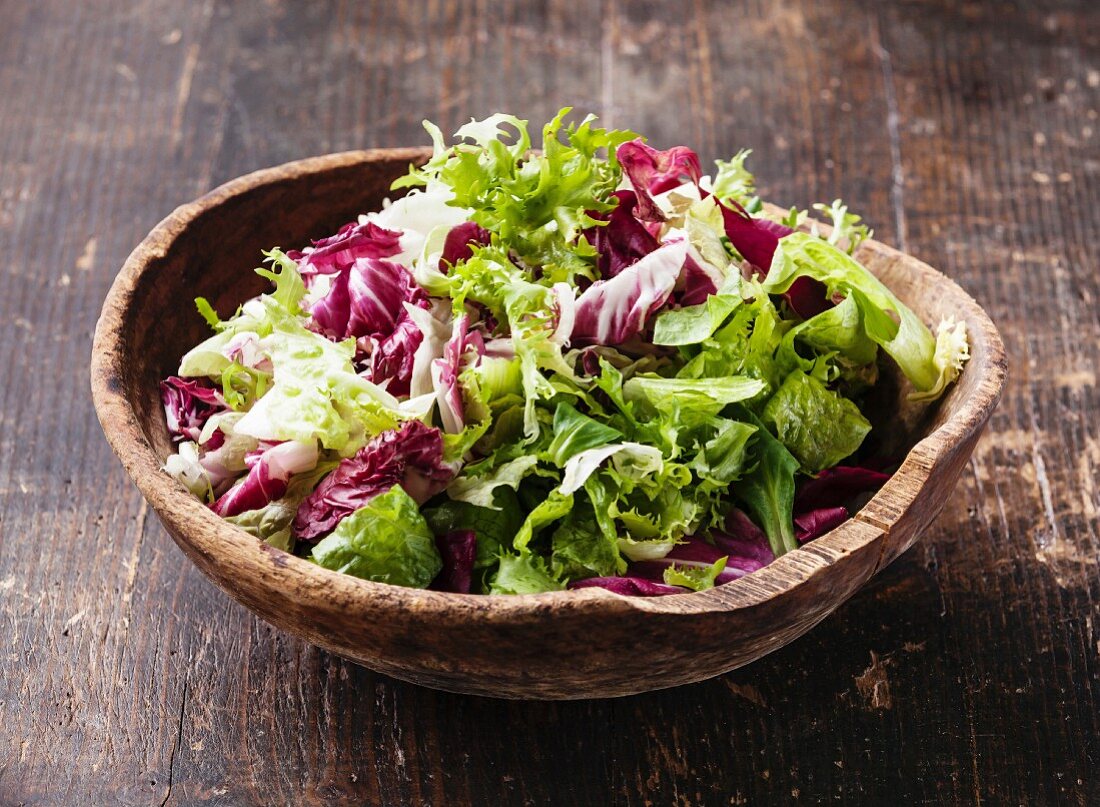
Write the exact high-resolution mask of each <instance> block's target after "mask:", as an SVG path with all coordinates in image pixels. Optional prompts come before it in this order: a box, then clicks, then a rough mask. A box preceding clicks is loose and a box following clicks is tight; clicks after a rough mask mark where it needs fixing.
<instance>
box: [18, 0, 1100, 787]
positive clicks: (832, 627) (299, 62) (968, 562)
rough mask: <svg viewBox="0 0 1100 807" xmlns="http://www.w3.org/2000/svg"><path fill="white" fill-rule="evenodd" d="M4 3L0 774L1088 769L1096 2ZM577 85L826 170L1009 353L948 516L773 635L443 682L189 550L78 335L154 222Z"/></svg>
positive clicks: (1093, 602)
mask: <svg viewBox="0 0 1100 807" xmlns="http://www.w3.org/2000/svg"><path fill="white" fill-rule="evenodd" d="M1040 6H1042V7H1041V8H1040ZM2 11H3V13H2V15H0V19H2V23H0V111H2V114H0V255H2V260H0V326H2V328H3V340H2V343H0V803H2V804H34V805H56V804H64V805H69V804H95V805H99V804H104V805H106V804H142V805H144V804H181V805H182V804H224V805H241V804H321V803H330V802H331V803H335V802H337V801H339V800H340V798H341V797H344V796H351V797H353V799H354V800H355V801H362V802H368V803H382V804H437V805H450V804H465V803H470V804H478V805H482V804H484V805H493V804H512V803H516V804H578V805H588V804H612V803H613V804H658V805H664V804H727V803H728V804H767V803H783V802H786V801H792V802H794V801H797V802H810V803H813V802H825V801H840V802H845V803H852V804H876V803H885V804H914V803H934V804H938V803H958V804H971V803H978V802H982V803H990V804H1002V803H1004V804H1014V803H1021V804H1039V803H1066V804H1075V803H1079V804H1085V803H1089V802H1091V803H1094V804H1095V803H1097V802H1098V800H1100V776H1097V774H1095V773H1094V769H1095V767H1096V765H1097V763H1098V762H1100V728H1098V722H1100V717H1098V714H1100V697H1098V696H1100V692H1098V687H1100V680H1098V672H1100V665H1098V660H1097V655H1098V648H1100V614H1098V613H1097V602H1098V601H1100V576H1098V559H1100V535H1098V531H1100V530H1098V517H1097V512H1098V508H1100V493H1098V488H1100V483H1098V481H1097V478H1096V477H1097V472H1098V470H1100V425H1098V420H1100V417H1098V409H1100V393H1098V389H1097V379H1096V375H1097V359H1098V357H1100V347H1098V344H1100V316H1098V314H1097V311H1098V307H1097V306H1098V298H1100V272H1098V268H1097V265H1098V261H1100V248H1098V247H1097V244H1098V243H1100V181H1098V174H1100V121H1098V120H1097V117H1098V109H1100V6H1098V5H1097V4H1095V3H1090V2H1086V1H1085V0H1081V1H1080V2H1077V3H1072V2H1064V3H1057V2H1043V3H1029V2H1022V0H1021V2H1018V3H1005V2H968V3H948V2H913V1H911V2H888V1H887V0H882V1H881V2H871V3H849V2H844V0H817V2H810V0H783V1H782V2H753V3H732V2H727V3H720V2H710V3H708V2H703V0H699V1H698V2H693V3H673V2H644V3H643V2H638V3H635V2H629V3H628V2H625V0H604V2H595V0H592V1H591V2H590V1H589V0H572V2H561V3H559V2H552V3H536V2H519V3H513V4H505V3H490V2H478V3H474V2H452V1H451V0H432V1H431V2H423V1H422V0H417V1H416V2H412V1H409V2H388V3H367V2H316V3H307V2H301V3H290V2H281V1H280V0H269V1H268V2H252V3H229V2H224V0H220V1H216V0H206V2H193V3H174V2H169V0H146V2H140V3H136V2H130V3H128V2H124V1H123V0H94V2H87V3H83V2H82V3H77V2H69V0H43V1H42V2H35V3H30V2H8V3H5V4H3V6H2ZM565 104H574V105H575V106H577V107H578V108H580V109H582V110H593V111H596V112H599V113H601V114H602V116H603V119H604V120H605V121H607V122H610V123H611V124H614V125H616V126H629V127H632V128H635V129H638V130H641V131H644V132H646V133H648V134H649V135H650V136H651V140H652V142H654V143H656V144H659V145H672V144H675V143H688V144H691V145H693V146H695V147H697V148H698V150H699V151H700V152H701V154H702V155H703V156H704V157H705V158H707V159H710V158H714V157H721V156H728V155H730V154H731V153H733V152H734V151H735V150H736V149H737V148H739V147H741V146H749V147H752V148H753V149H754V154H753V158H752V165H753V166H754V167H755V168H756V170H757V173H758V176H759V177H760V178H761V180H762V185H763V188H764V190H765V191H766V194H767V195H768V196H769V197H770V198H774V199H776V200H783V201H785V202H788V203H792V204H798V205H800V206H806V205H808V204H809V203H811V202H814V201H819V200H821V201H830V200H832V199H833V198H835V197H837V196H843V197H844V198H845V199H846V200H847V201H849V202H850V203H851V204H852V206H853V208H854V209H856V210H859V211H862V212H863V213H864V214H865V216H866V218H867V219H868V220H870V221H871V222H872V223H873V225H874V227H875V229H876V231H877V233H878V235H879V237H880V238H882V239H883V240H885V241H887V242H889V243H893V244H896V245H898V246H900V247H901V248H902V249H905V250H908V251H910V252H912V253H914V254H915V255H917V256H919V257H921V258H923V259H925V260H927V261H928V262H930V263H932V264H933V265H935V266H937V267H940V268H942V269H943V270H944V271H945V272H947V273H948V274H949V275H951V276H952V277H954V278H955V279H956V280H958V281H959V282H960V283H961V284H962V285H963V286H964V287H965V288H967V289H968V290H969V291H970V292H971V293H972V294H973V295H974V296H975V297H976V298H977V299H978V300H979V301H980V302H982V303H983V304H984V305H985V307H986V308H987V309H988V310H989V312H990V313H991V314H992V316H993V317H994V319H996V320H997V321H998V323H999V324H1000V327H1001V329H1002V332H1003V334H1004V337H1005V341H1006V343H1007V346H1008V350H1009V353H1010V357H1011V383H1010V386H1009V388H1008V390H1007V392H1006V394H1005V396H1004V400H1003V402H1002V404H1001V406H1000V409H999V411H998V412H997V413H996V414H995V416H994V418H993V421H992V424H991V427H990V431H989V433H988V434H987V436H986V437H985V439H984V440H983V441H982V443H981V444H980V446H979V448H978V451H977V453H976V454H975V456H974V458H973V461H972V462H971V464H970V468H969V470H968V471H967V473H966V474H965V476H964V478H963V480H962V482H961V483H960V485H959V488H958V489H957V491H956V492H955V494H954V496H953V497H952V498H951V500H950V501H948V502H947V504H946V507H945V508H944V511H943V515H942V516H941V517H940V519H939V521H938V523H937V525H936V527H935V528H934V529H932V530H930V531H929V533H928V534H927V535H926V536H925V538H924V540H923V542H922V543H920V544H919V545H918V546H917V547H916V548H914V549H913V550H912V551H910V552H909V553H908V554H907V555H905V556H904V557H902V558H901V559H900V560H899V561H897V562H896V563H895V564H894V565H893V566H892V567H891V568H889V569H888V570H887V571H886V572H885V573H883V574H882V575H881V576H880V577H878V578H877V579H876V580H875V581H873V582H872V584H871V585H869V586H868V587H867V588H866V589H865V590H864V591H863V592H862V593H860V594H859V595H858V596H856V597H855V598H854V599H853V600H852V601H851V602H850V603H849V604H847V605H846V606H844V607H843V608H841V609H840V610H839V611H838V612H837V613H836V614H834V615H833V616H832V617H830V618H829V619H828V620H827V621H826V622H824V623H823V624H822V625H821V626H819V627H818V628H817V629H816V630H814V631H813V632H812V633H811V634H810V635H808V636H806V637H805V638H803V639H801V640H799V641H798V642H796V643H794V644H793V645H791V646H790V647H787V648H785V649H783V650H781V651H779V652H777V653H775V654H774V655H772V656H770V657H768V658H766V659H764V660H763V661H761V662H759V663H757V664H755V665H753V666H751V667H749V668H747V669H743V670H740V671H738V672H736V673H733V674H731V675H727V676H724V677H722V678H719V679H716V680H713V681H709V682H707V683H704V684H699V685H696V686H692V687H686V688H683V689H678V690H673V691H668V692H662V693H655V694H652V695H647V696H642V697H635V698H629V699H625V700H618V701H603V702H579V703H558V704H553V703H508V702H498V701H492V700H483V699H475V698H468V697H459V696H454V695H447V694H441V693H438V692H432V691H429V690H425V689H419V688H417V687H414V686H411V685H406V684H403V683H399V682H395V681H393V680H390V679H387V678H384V677H382V676H379V675H376V674H373V673H371V672H368V671H367V670H364V669H360V668H358V667H355V666H352V665H350V664H348V663H345V662H343V661H341V660H340V659H338V658H334V657H332V656H330V655H328V654H326V653H324V652H321V651H318V650H316V649H314V648H312V647H310V646H308V645H306V644H303V643H302V642H299V641H296V640H293V639H290V638H288V637H286V636H283V635H280V634H279V633H276V632H275V631H274V630H272V629H271V628H269V627H268V626H267V625H265V624H262V623H260V622H258V621H257V620H256V619H254V618H253V617H252V616H251V615H250V614H249V613H248V612H247V611H245V610H244V609H243V608H240V607H238V606H236V605H234V604H233V603H231V602H229V601H228V600H227V599H226V597H224V596H223V595H221V594H220V593H219V592H218V591H216V590H215V589H214V588H213V587H212V586H211V585H210V584H209V583H207V582H206V580H205V579H204V578H203V577H201V575H200V574H199V573H198V572H196V571H195V570H194V569H193V568H192V567H191V565H190V564H189V563H188V562H186V561H185V559H184V558H183V556H182V555H181V554H180V552H179V551H177V549H176V548H175V546H174V545H173V544H172V543H171V541H170V540H169V539H168V537H167V536H166V535H165V533H164V532H163V531H162V529H161V527H160V526H159V524H158V523H157V520H156V518H155V517H153V516H152V515H151V514H150V513H149V511H148V510H147V509H146V506H145V504H144V503H143V500H142V499H141V497H140V496H139V495H138V492H137V490H136V489H135V488H134V487H133V486H132V485H131V484H130V482H129V480H128V479H127V478H126V477H125V475H124V474H123V472H122V469H121V467H120V466H119V464H118V463H117V461H116V460H115V458H114V456H113V455H112V454H111V452H110V450H109V449H108V447H107V444H106V442H105V441H104V440H103V437H102V435H101V433H100V429H99V426H98V424H97V422H96V420H95V416H94V414H93V412H92V408H91V403H90V401H89V396H88V392H87V388H88V369H87V368H88V353H89V349H90V338H91V333H92V328H93V325H94V323H95V319H96V315H97V313H98V311H99V306H100V303H101V301H102V299H103V296H104V293H105V292H106V290H107V286H108V284H109V283H110V281H111V279H112V277H113V276H114V274H115V272H116V271H117V270H118V268H119V266H120V265H121V263H122V261H123V259H124V258H125V256H126V254H127V253H128V252H129V250H130V249H131V248H132V247H133V245H134V244H136V243H137V242H138V241H139V240H140V238H141V237H142V236H143V235H144V234H145V232H146V231H147V230H148V229H150V228H151V227H152V226H153V225H154V224H155V223H156V222H157V221H158V220H159V219H160V218H161V217H162V216H164V215H166V214H167V213H168V212H169V211H171V210H172V208H173V207H174V206H175V205H177V204H178V203H180V202H184V201H187V200H189V199H191V198H193V197H195V196H197V195H199V194H201V193H203V192H204V191H206V190H208V189H209V188H211V187H213V186H215V185H217V184H218V183H220V182H222V181H224V180H226V179H229V178H230V177H233V176H236V175H238V174H241V173H243V172H246V171H249V170H252V169H255V168H259V167H262V166H267V165H272V164H275V163H280V162H283V161H286V160H290V159H294V158H297V157H304V156H307V155H312V154H318V153H322V152H327V151H334V150H341V149H350V148H359V147H366V146H376V145H398V144H410V143H424V142H426V137H425V136H424V134H423V132H422V130H421V129H420V120H421V118H425V117H428V118H431V119H433V120H435V121H437V122H439V123H440V124H441V125H442V126H443V128H444V129H445V130H453V129H454V128H455V127H456V126H457V125H458V124H459V123H460V122H462V121H463V120H464V119H466V118H468V117H469V116H471V115H476V116H479V117H480V116H483V115H485V114H487V113H489V112H492V111H495V110H508V111H513V112H515V113H517V114H519V115H521V116H523V117H530V118H532V119H533V120H536V121H541V120H545V119H546V118H548V117H549V116H550V115H551V114H552V113H553V112H554V111H555V110H556V109H557V108H558V107H559V106H562V105H565ZM217 246H218V245H217V244H211V245H210V248H211V249H212V250H214V249H217ZM283 246H292V245H289V244H287V245H283ZM180 304H181V305H188V304H189V303H188V302H187V301H184V300H181V301H180ZM532 641H537V637H532ZM637 652H639V653H645V652H646V648H645V647H644V646H640V647H639V648H638V650H637Z"/></svg>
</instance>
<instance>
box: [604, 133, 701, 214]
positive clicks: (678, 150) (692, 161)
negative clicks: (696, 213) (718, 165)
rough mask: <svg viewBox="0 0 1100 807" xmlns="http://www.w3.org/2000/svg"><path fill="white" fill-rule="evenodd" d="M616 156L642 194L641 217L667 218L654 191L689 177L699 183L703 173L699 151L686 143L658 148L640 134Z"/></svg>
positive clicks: (640, 201) (631, 182) (684, 180)
mask: <svg viewBox="0 0 1100 807" xmlns="http://www.w3.org/2000/svg"><path fill="white" fill-rule="evenodd" d="M615 156H616V157H617V158H618V160H619V164H620V165H621V166H622V168H623V172H624V173H625V174H626V175H627V177H629V179H630V184H631V185H632V186H633V187H634V192H635V193H636V194H637V195H638V218H640V219H642V220H643V221H650V222H653V221H664V219H665V216H664V213H662V212H661V209H660V208H659V207H658V206H657V204H656V202H654V201H653V196H654V195H656V194H658V193H664V192H665V191H667V190H671V189H672V188H675V187H677V186H679V185H682V184H684V182H687V181H690V182H695V183H696V184H698V182H699V178H700V177H701V176H702V174H703V169H702V166H701V165H700V164H699V155H697V154H696V153H695V152H694V151H692V150H691V149H689V148H687V147H686V146H675V147H673V148H670V149H668V150H667V151H658V150H657V149H655V148H653V147H651V146H647V145H646V144H645V143H644V142H643V141H642V139H641V138H638V139H637V140H631V141H629V142H627V143H623V144H622V145H621V146H619V148H618V149H617V150H616V151H615Z"/></svg>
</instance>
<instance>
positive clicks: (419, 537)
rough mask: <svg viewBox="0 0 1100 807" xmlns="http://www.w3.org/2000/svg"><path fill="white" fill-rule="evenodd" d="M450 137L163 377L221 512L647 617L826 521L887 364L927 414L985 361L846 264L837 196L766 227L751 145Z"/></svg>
mask: <svg viewBox="0 0 1100 807" xmlns="http://www.w3.org/2000/svg"><path fill="white" fill-rule="evenodd" d="M569 111H570V110H568V109H565V110H562V112H561V113H559V114H558V115H557V116H556V117H555V118H554V119H553V120H552V121H550V122H549V123H548V124H546V125H545V126H544V127H543V129H542V137H541V144H540V145H541V150H540V151H532V139H531V134H530V131H529V129H528V124H527V122H526V121H523V120H519V119H518V118H515V117H513V116H510V115H503V114H497V115H492V116H491V117H489V118H486V119H485V120H481V121H474V120H472V121H471V122H470V123H468V124H466V125H464V126H462V127H461V128H460V129H459V130H458V131H457V132H456V133H455V136H454V142H453V143H451V144H448V143H447V141H446V140H445V138H444V136H443V135H442V133H441V132H440V130H439V129H438V128H437V127H435V126H434V125H432V124H430V123H425V127H426V128H427V130H428V132H429V133H430V135H431V137H432V140H433V142H434V153H433V156H432V157H431V159H430V160H429V161H428V162H427V164H425V165H424V166H422V167H419V168H417V167H411V168H410V170H409V173H408V174H407V175H406V176H404V177H402V178H400V179H398V180H397V181H396V182H394V183H393V189H394V190H395V191H404V192H405V193H404V195H402V196H400V198H398V199H396V200H394V201H392V202H388V203H386V204H385V205H384V206H383V207H382V209H381V210H378V211H375V212H371V213H367V214H366V215H362V216H360V217H359V218H358V220H357V221H354V222H351V223H349V224H347V225H345V226H344V227H342V228H341V229H340V230H339V231H338V232H337V233H335V234H334V235H332V236H330V237H328V238H323V239H321V240H319V241H315V242H313V244H312V245H311V246H308V247H306V248H304V249H301V250H293V251H285V252H284V251H283V250H281V249H278V248H275V249H272V250H271V251H269V252H266V253H264V254H265V256H266V258H265V261H264V264H265V265H264V266H263V267H262V268H260V269H257V270H256V271H257V272H258V273H259V274H260V275H262V276H263V277H265V278H267V279H268V280H269V281H270V282H271V284H272V286H271V290H270V291H269V292H268V293H266V294H261V295H260V296H258V297H256V298H254V299H251V300H249V301H247V302H245V303H244V304H243V305H241V306H240V308H238V309H237V311H236V312H235V313H232V314H231V315H230V316H228V317H227V318H225V319H222V318H221V316H220V315H219V313H217V312H215V311H214V310H213V308H212V307H211V305H210V304H209V303H208V302H207V301H206V300H204V299H202V298H200V299H198V300H197V301H196V304H197V307H198V310H199V312H200V313H201V314H202V316H203V317H205V319H206V320H207V321H208V322H209V324H210V327H211V328H212V329H213V331H214V334H213V335H212V336H211V337H210V338H209V339H207V340H206V341H204V342H202V343H201V344H199V345H197V346H195V347H194V348H193V349H192V350H190V351H189V352H188V353H187V354H186V355H185V356H184V357H183V359H182V361H181V362H180V366H179V370H178V372H177V374H176V375H173V376H171V377H170V378H167V379H166V380H165V381H163V382H162V383H161V395H162V400H163V403H164V409H165V414H166V419H167V426H168V430H169V432H170V433H171V435H172V437H173V439H174V441H175V442H176V443H177V444H178V447H177V453H175V454H173V455H172V456H170V457H169V458H168V461H167V463H166V465H165V468H166V470H167V471H168V473H170V474H171V475H172V476H173V477H175V478H176V479H177V480H179V481H180V482H181V483H182V484H183V485H185V486H186V487H187V488H188V489H189V490H190V491H191V492H192V493H193V494H194V495H195V496H197V497H199V498H200V499H202V500H204V501H205V502H207V503H208V504H209V506H210V507H211V508H212V509H213V510H214V512H215V513H217V514H218V515H219V516H221V517H223V518H224V519H225V520H227V521H229V522H231V523H233V524H235V525H237V526H238V527H240V528H242V529H244V530H246V531H247V532H249V533H251V534H253V535H255V536H256V537H257V538H258V539H260V540H263V541H266V542H267V543H269V544H271V545H273V546H275V547H278V548H280V549H282V550H285V551H287V552H294V553H296V554H298V555H300V556H302V557H305V558H307V559H309V560H311V561H312V562H314V563H317V564H319V565H321V566H324V567H326V568H328V569H333V570H336V571H340V572H344V573H347V574H351V575H355V576H357V577H361V578H365V579H368V580H374V581H380V582H385V583H392V584H397V585H402V586H414V587H421V588H426V587H430V588H434V589H438V590H444V591H454V592H472V593H485V594H526V593H537V592H543V591H553V590H560V589H566V588H583V587H587V586H599V587H603V588H606V589H610V590H611V591H613V592H617V593H620V594H629V595H639V596H653V595H663V594H674V593H682V592H685V591H692V590H694V591H698V590H702V589H706V588H710V587H712V586H716V585H721V584H723V583H727V582H729V581H731V580H734V579H736V578H738V577H741V576H743V575H746V574H748V573H750V572H752V571H754V570H756V569H759V568H761V567H763V566H764V565H766V564H768V563H769V562H771V561H772V560H773V559H774V558H776V557H778V556H779V555H782V554H784V553H785V552H790V551H791V550H793V549H795V548H797V547H798V546H799V545H800V544H802V543H804V542H806V541H809V540H811V539H813V538H815V537H817V536H819V535H821V534H823V533H825V532H828V531H829V530H831V529H833V528H834V527H836V526H837V525H838V524H840V523H841V522H843V521H844V520H845V519H847V518H848V517H849V513H850V508H851V507H852V506H853V504H852V503H853V501H854V500H855V498H856V497H858V496H859V495H860V494H865V493H867V492H868V491H873V490H875V489H877V488H878V487H879V486H881V485H882V484H883V482H885V480H886V479H888V478H889V473H888V471H889V470H890V467H891V466H890V465H889V463H888V462H884V461H882V460H876V459H873V458H868V457H861V446H862V445H863V443H864V440H865V438H866V437H867V435H868V433H869V432H870V430H871V424H870V422H869V421H868V419H867V418H866V417H865V415H864V412H863V411H861V405H863V404H864V403H865V401H866V396H867V393H868V391H869V390H870V389H871V388H872V387H873V386H874V385H875V383H876V380H877V379H878V375H879V367H880V363H881V362H882V361H892V362H894V363H896V365H897V367H898V368H899V369H900V371H901V373H902V374H903V375H904V376H905V378H907V379H908V382H907V383H908V385H909V386H910V387H911V391H910V397H911V398H914V399H918V400H932V399H935V398H936V397H938V396H939V395H940V394H941V393H943V391H944V389H945V388H946V387H947V386H948V385H949V384H950V383H951V382H952V381H953V380H954V379H955V378H956V377H957V376H958V374H959V372H960V370H961V368H962V366H963V363H964V362H965V360H966V359H967V357H968V347H967V337H966V330H965V326H964V324H963V323H961V322H954V321H953V320H945V321H943V322H941V323H939V325H938V327H937V328H936V330H935V332H934V333H933V332H932V331H931V330H930V329H929V328H928V327H927V326H926V324H925V323H924V322H922V321H921V320H920V319H919V318H918V317H917V316H916V315H915V314H914V313H913V312H912V311H911V310H910V309H908V308H907V307H906V306H905V305H903V304H902V303H901V302H900V301H899V300H898V299H897V298H896V297H895V296H894V295H893V294H892V293H891V292H890V290H889V289H887V288H886V287H885V286H884V285H883V284H882V283H881V282H879V281H878V280H877V279H876V278H875V277H874V276H873V275H872V274H871V273H870V272H868V271H867V270H866V269H865V268H864V267H863V266H861V265H860V264H859V263H858V262H857V261H856V260H855V259H854V258H853V257H852V252H853V251H854V250H855V248H856V247H857V246H858V245H859V243H860V241H861V240H863V239H864V238H866V237H868V236H869V235H870V232H869V231H868V230H867V228H866V226H865V225H863V224H862V223H861V222H860V218H859V217H858V216H856V215H854V214H852V213H850V212H849V211H848V209H847V208H846V207H845V206H844V205H843V204H841V202H840V201H837V202H834V203H833V204H832V205H828V206H826V205H817V206H815V210H816V211H817V212H818V213H820V214H823V215H824V217H825V218H826V219H827V220H828V222H829V223H830V224H831V225H832V226H831V228H830V229H828V230H827V232H826V231H824V230H821V229H820V228H819V227H818V226H817V224H815V223H814V222H815V221H816V219H812V218H811V217H810V215H809V214H808V213H807V212H805V211H799V210H796V209H792V210H790V211H789V212H788V213H786V214H784V215H782V216H776V215H773V214H772V213H770V212H769V210H768V209H765V208H764V206H763V204H762V202H761V201H760V198H759V197H758V196H757V195H756V191H755V187H754V180H753V177H752V175H751V174H750V173H749V172H748V171H747V170H746V167H745V162H746V157H748V155H749V152H747V151H742V152H740V153H738V154H737V155H736V156H735V157H733V159H731V160H729V161H719V162H718V163H717V165H716V170H715V172H714V174H713V176H705V175H704V174H703V170H702V168H701V165H700V161H699V158H698V156H697V155H696V154H695V152H693V151H692V150H691V149H689V148H687V147H684V146H677V147H674V148H671V149H668V150H664V151H661V150H657V149H655V148H653V147H651V146H649V145H647V144H646V142H645V141H644V139H642V138H641V137H639V136H638V135H637V134H635V133H634V132H630V131H621V130H611V129H604V128H599V127H598V126H597V125H596V119H595V118H593V117H591V116H590V117H587V118H585V119H584V120H582V121H580V122H579V123H577V122H573V123H569V124H567V123H566V118H567V115H568V113H569Z"/></svg>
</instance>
